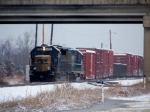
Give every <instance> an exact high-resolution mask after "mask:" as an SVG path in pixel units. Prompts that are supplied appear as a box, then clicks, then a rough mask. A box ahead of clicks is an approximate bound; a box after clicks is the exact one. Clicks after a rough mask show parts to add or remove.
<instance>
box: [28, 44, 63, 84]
mask: <svg viewBox="0 0 150 112" xmlns="http://www.w3.org/2000/svg"><path fill="white" fill-rule="evenodd" d="M30 54H31V64H30V82H39V81H40V82H41V81H42V82H54V81H55V77H56V76H55V75H56V71H57V69H58V65H59V54H60V50H59V49H57V48H56V47H55V46H47V45H41V46H37V47H35V48H34V49H33V50H32V51H31V53H30Z"/></svg>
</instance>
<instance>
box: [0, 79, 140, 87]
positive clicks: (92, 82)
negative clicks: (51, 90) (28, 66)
mask: <svg viewBox="0 0 150 112" xmlns="http://www.w3.org/2000/svg"><path fill="white" fill-rule="evenodd" d="M136 79H142V78H138V77H137V78H117V79H95V80H83V81H74V82H76V83H82V82H87V83H88V84H91V85H95V86H101V85H102V82H103V83H104V86H105V87H110V86H114V85H116V84H117V82H108V81H116V80H136ZM64 82H65V81H58V82H34V83H21V84H12V85H8V84H2V85H0V88H3V87H18V86H37V85H48V84H62V83H64ZM71 83H73V82H71ZM125 87H127V86H125Z"/></svg>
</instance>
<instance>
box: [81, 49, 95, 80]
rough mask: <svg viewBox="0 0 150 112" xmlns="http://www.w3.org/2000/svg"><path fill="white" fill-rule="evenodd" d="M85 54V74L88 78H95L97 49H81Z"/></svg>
mask: <svg viewBox="0 0 150 112" xmlns="http://www.w3.org/2000/svg"><path fill="white" fill-rule="evenodd" d="M80 51H81V52H82V54H83V65H84V75H85V78H86V79H95V59H96V58H95V56H96V55H95V51H90V50H80Z"/></svg>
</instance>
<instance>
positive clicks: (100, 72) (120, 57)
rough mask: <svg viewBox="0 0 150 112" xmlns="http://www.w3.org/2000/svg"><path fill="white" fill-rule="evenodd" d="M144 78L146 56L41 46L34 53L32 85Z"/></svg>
mask: <svg viewBox="0 0 150 112" xmlns="http://www.w3.org/2000/svg"><path fill="white" fill-rule="evenodd" d="M133 76H134V77H135V76H143V57H142V56H138V55H133V54H130V53H115V54H114V53H113V51H112V50H107V49H98V48H77V49H72V48H67V47H62V46H59V45H52V46H48V45H45V44H43V45H41V46H37V47H35V48H34V49H33V50H32V51H31V64H30V82H36V81H42V82H44V81H46V82H52V81H56V80H57V81H58V80H60V81H77V80H85V79H87V80H89V79H90V80H93V79H102V78H122V77H133Z"/></svg>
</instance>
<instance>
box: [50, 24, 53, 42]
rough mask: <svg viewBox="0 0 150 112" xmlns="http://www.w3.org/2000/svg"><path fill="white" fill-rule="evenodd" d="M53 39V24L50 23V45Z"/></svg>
mask: <svg viewBox="0 0 150 112" xmlns="http://www.w3.org/2000/svg"><path fill="white" fill-rule="evenodd" d="M52 40H53V24H52V25H51V39H50V45H52Z"/></svg>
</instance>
